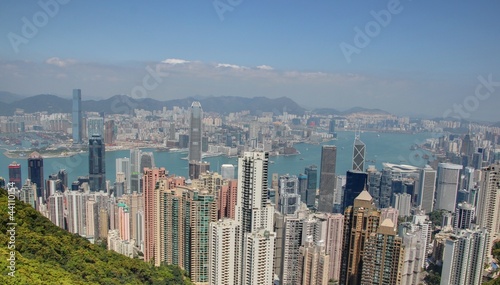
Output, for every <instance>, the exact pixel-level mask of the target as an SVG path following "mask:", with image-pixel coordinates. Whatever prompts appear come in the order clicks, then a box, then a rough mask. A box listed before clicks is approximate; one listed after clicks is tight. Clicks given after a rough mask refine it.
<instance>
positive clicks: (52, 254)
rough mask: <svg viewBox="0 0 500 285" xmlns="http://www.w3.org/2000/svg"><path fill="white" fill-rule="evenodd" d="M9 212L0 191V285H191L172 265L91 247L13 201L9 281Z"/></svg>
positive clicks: (0, 190)
mask: <svg viewBox="0 0 500 285" xmlns="http://www.w3.org/2000/svg"><path fill="white" fill-rule="evenodd" d="M8 212H9V209H8V203H7V191H5V190H3V189H0V244H1V246H0V255H1V256H2V258H0V267H1V268H0V272H1V275H0V284H109V285H112V284H155V285H160V284H162V285H182V284H192V283H191V282H190V281H189V279H188V278H186V277H185V276H184V275H183V272H182V271H181V270H180V269H179V268H178V267H176V266H161V267H154V266H153V265H151V264H148V263H145V262H143V261H142V260H138V259H130V258H128V257H126V256H123V255H121V254H118V253H115V252H112V251H108V250H106V249H104V248H103V247H101V246H98V245H94V244H91V243H90V242H88V241H87V240H86V239H84V238H82V237H80V236H78V235H74V234H71V233H68V232H67V231H65V230H62V229H60V228H59V227H57V226H55V225H54V224H52V222H51V221H50V220H48V219H47V218H45V217H43V216H42V215H41V214H40V213H38V212H37V211H35V210H34V209H33V208H32V207H31V206H29V205H27V204H24V203H23V202H20V201H17V200H16V204H15V214H14V218H15V222H16V223H17V225H16V227H15V249H14V252H15V257H16V261H15V262H16V264H15V269H16V271H15V274H14V275H15V277H11V276H8V273H9V272H10V270H9V268H8V265H9V264H8V262H9V261H7V259H6V258H5V257H9V255H10V252H11V250H10V249H9V248H8V241H9V237H10V236H8V235H7V234H8V232H7V230H8V229H9V228H10V227H9V226H8V225H7V223H8V222H9V213H8Z"/></svg>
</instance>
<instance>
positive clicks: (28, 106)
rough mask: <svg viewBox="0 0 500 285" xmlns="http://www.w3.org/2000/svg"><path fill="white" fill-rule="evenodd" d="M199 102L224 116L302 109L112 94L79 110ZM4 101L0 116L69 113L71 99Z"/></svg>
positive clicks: (264, 102) (289, 104)
mask: <svg viewBox="0 0 500 285" xmlns="http://www.w3.org/2000/svg"><path fill="white" fill-rule="evenodd" d="M195 100H199V101H200V102H201V105H202V107H203V110H204V111H205V112H217V113H221V114H227V113H231V112H240V111H244V110H249V111H250V112H251V113H252V114H259V113H261V112H273V113H275V114H282V112H283V111H286V112H288V113H290V114H297V115H302V114H304V112H305V109H304V108H302V107H301V106H299V105H298V104H297V103H295V102H294V101H293V100H291V99H290V98H287V97H280V98H276V99H270V98H265V97H254V98H244V97H236V96H223V97H205V98H200V99H195V98H193V97H189V98H185V99H173V100H166V101H159V100H155V99H151V98H146V99H133V98H131V97H128V96H125V95H115V96H113V97H111V98H108V99H104V100H86V101H85V100H84V101H82V109H83V110H84V111H94V112H104V113H107V114H117V113H131V111H132V110H133V109H145V110H149V111H153V110H161V109H162V108H163V107H167V108H169V109H172V107H174V106H178V107H184V108H187V107H189V106H191V103H192V102H193V101H195ZM3 102H4V108H1V109H0V115H4V116H6V115H13V114H14V111H15V109H16V108H20V109H24V110H25V112H27V113H33V112H40V111H47V112H49V113H70V112H71V106H72V102H71V99H64V98H60V97H57V96H55V95H45V94H42V95H36V96H32V97H28V98H23V99H20V100H16V101H14V102H10V103H9V102H6V101H3Z"/></svg>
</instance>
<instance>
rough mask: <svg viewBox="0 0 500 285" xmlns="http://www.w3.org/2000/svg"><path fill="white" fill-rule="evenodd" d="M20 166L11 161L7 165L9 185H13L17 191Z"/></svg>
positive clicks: (19, 180) (19, 183) (19, 181)
mask: <svg viewBox="0 0 500 285" xmlns="http://www.w3.org/2000/svg"><path fill="white" fill-rule="evenodd" d="M21 179H22V178H21V164H19V163H17V162H15V161H13V162H12V163H11V164H9V183H14V186H15V187H16V188H17V189H21V187H22V185H21Z"/></svg>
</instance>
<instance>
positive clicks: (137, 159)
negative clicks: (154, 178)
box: [122, 148, 144, 193]
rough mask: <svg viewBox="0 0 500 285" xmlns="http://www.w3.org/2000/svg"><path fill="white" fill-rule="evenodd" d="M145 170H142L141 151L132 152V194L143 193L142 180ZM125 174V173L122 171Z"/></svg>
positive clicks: (134, 150) (135, 149)
mask: <svg viewBox="0 0 500 285" xmlns="http://www.w3.org/2000/svg"><path fill="white" fill-rule="evenodd" d="M143 171H144V169H141V150H140V149H138V148H134V149H131V150H130V188H129V189H130V193H134V192H137V193H142V187H141V179H142V173H143ZM122 172H123V171H122Z"/></svg>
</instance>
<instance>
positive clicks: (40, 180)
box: [28, 151, 48, 208]
mask: <svg viewBox="0 0 500 285" xmlns="http://www.w3.org/2000/svg"><path fill="white" fill-rule="evenodd" d="M28 179H29V180H30V181H31V183H34V184H36V198H37V201H36V205H37V208H38V203H39V202H40V201H39V200H40V199H41V200H42V201H45V200H46V199H47V198H48V197H46V196H45V194H46V193H45V191H44V184H45V183H44V182H45V181H44V176H43V158H42V156H41V155H40V154H39V153H38V152H36V151H35V152H33V153H31V154H30V156H29V157H28Z"/></svg>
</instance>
